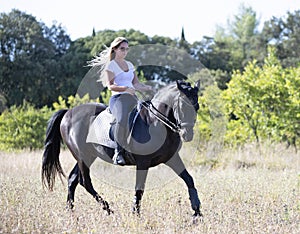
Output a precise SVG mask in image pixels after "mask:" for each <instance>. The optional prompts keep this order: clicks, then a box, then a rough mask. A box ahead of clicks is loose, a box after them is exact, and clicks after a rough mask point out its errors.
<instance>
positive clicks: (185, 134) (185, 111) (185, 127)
mask: <svg viewBox="0 0 300 234" xmlns="http://www.w3.org/2000/svg"><path fill="white" fill-rule="evenodd" d="M176 84H177V89H178V90H179V92H178V95H176V97H175V99H174V105H173V115H174V118H175V120H176V122H177V125H178V126H179V134H180V137H181V139H182V140H183V141H186V142H188V141H191V140H192V139H193V136H194V130H193V128H194V125H195V122H196V118H197V111H198V109H199V104H198V91H199V82H196V84H195V86H194V87H192V86H191V84H190V83H188V82H184V81H177V82H176Z"/></svg>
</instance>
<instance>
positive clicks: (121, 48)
mask: <svg viewBox="0 0 300 234" xmlns="http://www.w3.org/2000/svg"><path fill="white" fill-rule="evenodd" d="M119 50H121V51H122V52H125V51H126V52H128V50H129V47H120V48H119Z"/></svg>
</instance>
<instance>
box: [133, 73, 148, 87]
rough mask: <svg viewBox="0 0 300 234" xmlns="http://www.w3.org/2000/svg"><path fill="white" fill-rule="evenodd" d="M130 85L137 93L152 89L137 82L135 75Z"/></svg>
mask: <svg viewBox="0 0 300 234" xmlns="http://www.w3.org/2000/svg"><path fill="white" fill-rule="evenodd" d="M132 84H133V86H134V88H135V89H136V90H139V91H149V90H152V87H151V86H150V85H145V84H142V83H140V82H139V79H138V77H137V75H136V73H134V78H133V81H132Z"/></svg>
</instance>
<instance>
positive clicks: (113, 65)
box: [106, 60, 117, 71]
mask: <svg viewBox="0 0 300 234" xmlns="http://www.w3.org/2000/svg"><path fill="white" fill-rule="evenodd" d="M116 68H117V63H116V62H115V60H111V61H109V62H108V63H107V65H106V69H107V70H109V71H114V70H115V69H116Z"/></svg>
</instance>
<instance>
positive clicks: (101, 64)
mask: <svg viewBox="0 0 300 234" xmlns="http://www.w3.org/2000/svg"><path fill="white" fill-rule="evenodd" d="M122 42H126V43H128V40H127V39H126V38H125V37H116V38H115V39H114V40H113V41H112V42H111V43H110V46H109V47H107V46H105V47H106V48H105V50H103V51H101V52H100V53H99V55H97V56H95V57H94V58H93V59H92V60H90V61H88V66H89V67H92V68H95V67H97V69H99V71H98V72H99V73H100V78H99V79H98V80H97V81H98V82H102V84H103V86H104V87H105V86H107V84H106V82H107V81H106V79H105V74H104V73H103V70H104V68H105V67H106V66H107V65H108V63H109V62H110V61H111V60H113V59H114V58H115V49H117V48H118V47H119V46H120V44H121V43H122Z"/></svg>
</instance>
